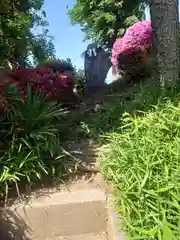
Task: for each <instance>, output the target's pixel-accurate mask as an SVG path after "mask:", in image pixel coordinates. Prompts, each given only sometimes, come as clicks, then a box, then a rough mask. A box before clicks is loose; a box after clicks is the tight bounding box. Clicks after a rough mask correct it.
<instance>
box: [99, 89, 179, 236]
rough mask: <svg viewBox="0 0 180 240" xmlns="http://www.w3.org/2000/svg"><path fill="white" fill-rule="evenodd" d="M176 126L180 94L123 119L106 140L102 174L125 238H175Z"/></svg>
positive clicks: (177, 220)
mask: <svg viewBox="0 0 180 240" xmlns="http://www.w3.org/2000/svg"><path fill="white" fill-rule="evenodd" d="M142 91H143V94H144V99H145V97H148V96H149V95H151V92H149V89H143V90H142ZM138 95H139V96H140V95H141V94H138ZM152 95H153V93H152ZM141 97H142V96H141ZM141 100H142V99H141ZM136 104H137V102H136ZM144 104H145V102H144V101H141V103H139V106H140V105H141V106H143V105H144ZM179 123H180V95H179V93H178V95H177V94H176V93H172V95H171V97H169V96H167V97H166V99H163V98H162V99H160V100H159V103H158V104H157V105H156V106H154V107H152V108H151V110H149V111H148V112H146V113H145V112H144V113H143V112H141V114H140V115H139V114H138V112H135V113H134V114H133V115H132V114H127V113H126V114H124V115H123V125H122V126H121V125H120V124H121V123H120V121H119V131H116V132H113V133H110V134H109V135H108V134H107V135H108V136H106V137H108V139H109V143H108V144H107V146H106V150H105V151H104V153H103V156H102V170H103V172H104V174H105V176H106V178H107V179H108V180H109V181H110V183H111V184H113V186H114V189H115V196H116V200H117V210H118V212H119V214H120V216H121V217H122V219H123V222H124V228H123V229H124V230H125V231H126V233H127V235H128V237H129V238H128V239H143V240H146V239H147V240H150V239H153V240H154V239H164V240H165V239H167V240H170V239H180V221H179V219H180V147H179V145H180V124H179ZM120 126H121V127H120Z"/></svg>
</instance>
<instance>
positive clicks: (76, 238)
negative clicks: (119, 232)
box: [46, 232, 107, 240]
mask: <svg viewBox="0 0 180 240" xmlns="http://www.w3.org/2000/svg"><path fill="white" fill-rule="evenodd" d="M46 240H107V235H106V233H104V232H102V233H99V234H97V233H88V234H81V235H72V236H65V237H59V238H48V239H46Z"/></svg>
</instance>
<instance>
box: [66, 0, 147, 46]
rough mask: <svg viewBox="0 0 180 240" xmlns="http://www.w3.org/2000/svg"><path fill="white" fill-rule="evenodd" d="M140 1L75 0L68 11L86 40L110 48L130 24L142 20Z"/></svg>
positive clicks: (73, 22)
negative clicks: (84, 34)
mask: <svg viewBox="0 0 180 240" xmlns="http://www.w3.org/2000/svg"><path fill="white" fill-rule="evenodd" d="M141 2H142V1H140V0H134V1H132V0H124V1H119V0H101V1H99V0H77V1H76V3H75V4H74V6H73V7H72V8H71V9H70V10H69V16H70V19H71V22H72V24H80V26H81V27H82V30H83V31H84V32H85V33H86V38H87V39H91V40H92V39H93V40H95V41H97V42H98V43H101V44H103V45H106V46H108V47H112V44H113V42H114V40H115V39H116V38H117V37H120V36H122V35H123V34H124V31H125V30H126V28H127V27H129V26H130V25H131V24H133V23H135V22H137V21H138V20H140V19H143V18H144V7H145V5H144V4H142V3H141Z"/></svg>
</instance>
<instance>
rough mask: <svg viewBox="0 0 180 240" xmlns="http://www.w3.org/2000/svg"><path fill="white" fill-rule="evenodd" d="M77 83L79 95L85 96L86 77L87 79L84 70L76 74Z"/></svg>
mask: <svg viewBox="0 0 180 240" xmlns="http://www.w3.org/2000/svg"><path fill="white" fill-rule="evenodd" d="M75 82H76V89H77V93H78V94H79V95H80V96H83V95H84V89H85V84H86V77H85V72H84V70H82V69H79V70H78V71H77V72H76V74H75Z"/></svg>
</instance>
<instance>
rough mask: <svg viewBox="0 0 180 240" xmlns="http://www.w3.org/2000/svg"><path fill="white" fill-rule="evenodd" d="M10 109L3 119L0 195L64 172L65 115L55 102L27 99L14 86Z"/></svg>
mask: <svg viewBox="0 0 180 240" xmlns="http://www.w3.org/2000/svg"><path fill="white" fill-rule="evenodd" d="M5 97H6V102H7V108H6V110H5V111H4V112H1V115H0V193H1V195H4V194H7V192H8V190H9V189H10V188H11V187H12V186H16V188H17V191H18V185H19V183H21V182H22V181H26V182H29V184H32V183H34V182H35V181H37V180H38V179H39V180H41V179H42V177H43V176H45V175H48V176H52V177H54V176H56V174H58V176H62V174H64V171H65V166H64V165H65V162H64V161H63V157H64V152H63V149H62V147H61V146H62V144H61V139H62V136H61V134H62V131H61V130H62V129H65V120H64V119H65V111H64V110H63V109H62V108H61V107H60V106H59V105H58V104H57V102H55V101H47V99H42V98H41V97H40V96H38V95H37V94H33V92H32V89H31V87H30V86H28V87H27V90H26V98H25V99H24V98H23V97H22V95H21V91H20V90H19V88H17V87H16V86H15V85H9V86H8V87H7V88H6V89H5Z"/></svg>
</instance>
